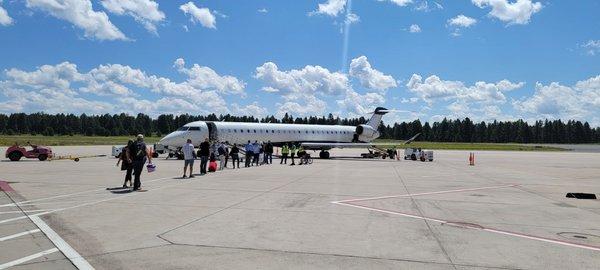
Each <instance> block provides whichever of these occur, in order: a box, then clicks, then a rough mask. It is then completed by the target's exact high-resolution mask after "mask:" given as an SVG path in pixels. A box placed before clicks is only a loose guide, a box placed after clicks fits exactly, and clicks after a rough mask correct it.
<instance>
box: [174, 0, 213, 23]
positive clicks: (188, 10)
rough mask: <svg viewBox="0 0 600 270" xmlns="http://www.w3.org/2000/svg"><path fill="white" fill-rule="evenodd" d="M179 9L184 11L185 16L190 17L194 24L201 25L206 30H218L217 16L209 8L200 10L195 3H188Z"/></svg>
mask: <svg viewBox="0 0 600 270" xmlns="http://www.w3.org/2000/svg"><path fill="white" fill-rule="evenodd" d="M179 9H180V10H181V11H183V13H184V14H186V15H190V20H191V21H192V22H193V23H200V25H202V26H204V27H206V28H212V29H216V28H217V19H216V18H215V15H213V14H212V13H211V12H210V9H208V8H199V7H197V6H196V5H195V4H194V3H193V2H187V3H185V4H183V5H181V6H179Z"/></svg>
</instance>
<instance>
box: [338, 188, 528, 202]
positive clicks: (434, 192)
mask: <svg viewBox="0 0 600 270" xmlns="http://www.w3.org/2000/svg"><path fill="white" fill-rule="evenodd" d="M517 186H519V185H514V184H513V185H503V186H492V187H479V188H463V189H453V190H443V191H433V192H423V193H414V194H402V195H391V196H381V197H370V198H361V199H350V200H343V201H335V202H332V203H347V202H362V201H372V200H382V199H391V198H403V197H415V196H425V195H435V194H445V193H455V192H466V191H475V190H485V189H497V188H507V187H517Z"/></svg>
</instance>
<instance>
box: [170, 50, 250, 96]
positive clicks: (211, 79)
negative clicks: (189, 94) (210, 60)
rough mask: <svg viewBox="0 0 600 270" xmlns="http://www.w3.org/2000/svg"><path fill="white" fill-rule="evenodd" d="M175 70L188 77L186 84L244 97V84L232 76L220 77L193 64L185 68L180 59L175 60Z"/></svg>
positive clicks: (207, 69) (205, 68)
mask: <svg viewBox="0 0 600 270" xmlns="http://www.w3.org/2000/svg"><path fill="white" fill-rule="evenodd" d="M174 65H175V67H176V68H177V70H178V71H179V72H181V73H183V74H185V75H187V76H188V79H187V84H188V85H190V86H192V87H194V88H197V89H202V90H216V91H217V92H219V93H222V94H236V95H241V96H243V95H245V93H244V88H245V86H246V84H245V83H244V82H243V81H241V80H238V79H237V78H236V77H233V76H227V75H225V76H221V75H219V74H217V72H215V71H214V70H213V69H211V68H209V67H203V66H200V65H198V64H194V65H193V66H192V67H191V68H185V61H184V60H183V59H182V58H178V59H177V60H175V64H174Z"/></svg>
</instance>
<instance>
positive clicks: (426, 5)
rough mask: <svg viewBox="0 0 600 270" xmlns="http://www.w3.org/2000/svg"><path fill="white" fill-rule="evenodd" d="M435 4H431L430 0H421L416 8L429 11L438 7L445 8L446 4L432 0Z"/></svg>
mask: <svg viewBox="0 0 600 270" xmlns="http://www.w3.org/2000/svg"><path fill="white" fill-rule="evenodd" d="M432 2H433V5H431V6H430V5H429V1H426V0H423V1H421V2H419V4H418V5H416V6H415V8H414V9H415V10H417V11H423V12H429V11H432V10H436V9H444V6H442V5H441V4H440V3H438V2H435V1H432Z"/></svg>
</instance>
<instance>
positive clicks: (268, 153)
mask: <svg viewBox="0 0 600 270" xmlns="http://www.w3.org/2000/svg"><path fill="white" fill-rule="evenodd" d="M265 163H267V164H273V144H272V143H271V141H267V144H266V145H265Z"/></svg>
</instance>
